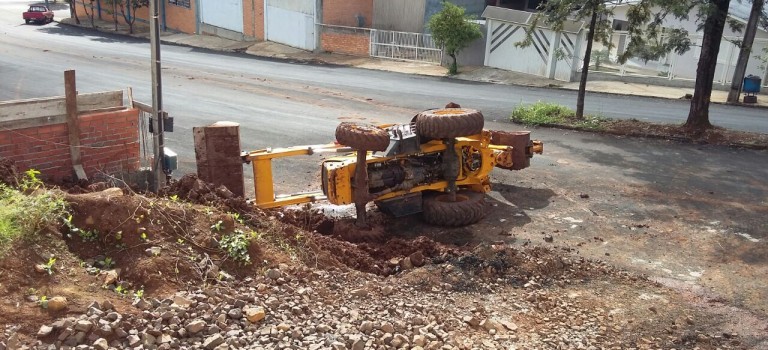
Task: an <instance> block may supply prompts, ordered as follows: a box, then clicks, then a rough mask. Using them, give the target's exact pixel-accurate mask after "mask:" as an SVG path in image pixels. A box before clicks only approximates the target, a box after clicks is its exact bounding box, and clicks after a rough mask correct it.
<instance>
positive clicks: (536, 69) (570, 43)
mask: <svg viewBox="0 0 768 350" xmlns="http://www.w3.org/2000/svg"><path fill="white" fill-rule="evenodd" d="M487 24H488V32H487V35H486V44H485V50H486V51H485V65H486V66H489V67H495V68H499V69H505V70H509V71H514V72H520V73H526V74H533V75H538V76H541V77H545V78H553V79H557V80H562V81H570V80H571V77H572V74H573V71H574V66H575V65H578V62H580V60H579V57H582V56H583V51H582V50H581V47H580V44H579V42H578V40H579V35H578V34H574V33H563V34H561V35H560V36H559V39H560V40H559V42H558V44H555V40H556V39H557V38H558V36H556V35H555V32H553V31H551V30H549V29H544V28H541V29H537V30H536V33H535V34H534V36H533V44H531V45H530V46H528V47H525V48H521V47H517V46H515V44H516V43H518V42H521V41H523V40H524V39H525V27H524V26H522V25H520V24H515V23H509V22H504V21H499V20H496V19H491V18H489V19H487ZM569 39H570V40H569ZM558 47H559V48H560V49H562V50H563V51H564V52H565V53H566V55H567V56H568V57H566V58H563V59H561V60H559V61H556V60H555V57H554V54H553V52H554V50H556V49H557V48H558ZM574 55H575V56H574ZM552 73H554V74H552Z"/></svg>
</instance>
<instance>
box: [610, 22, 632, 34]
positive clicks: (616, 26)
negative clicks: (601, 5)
mask: <svg viewBox="0 0 768 350" xmlns="http://www.w3.org/2000/svg"><path fill="white" fill-rule="evenodd" d="M612 27H613V30H616V31H619V32H626V31H627V30H629V22H628V21H622V20H620V19H614V20H613V26H612Z"/></svg>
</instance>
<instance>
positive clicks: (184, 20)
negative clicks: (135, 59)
mask: <svg viewBox="0 0 768 350" xmlns="http://www.w3.org/2000/svg"><path fill="white" fill-rule="evenodd" d="M195 1H196V0H190V2H189V5H190V6H189V7H188V8H187V7H184V6H177V5H173V4H168V3H166V4H165V26H166V28H167V29H168V30H174V31H178V32H182V33H187V34H195V32H196V31H197V24H196V22H197V19H196V18H195V6H196V4H195ZM74 3H75V10H76V11H77V17H78V18H79V19H80V23H82V24H86V25H88V24H89V21H90V20H89V19H88V16H87V15H86V14H85V8H88V12H89V13H91V11H93V18H94V19H99V15H101V20H103V21H108V22H112V21H114V18H113V17H112V14H111V12H112V6H111V5H110V4H108V3H107V2H102V3H101V13H100V14H99V7H98V6H97V2H95V1H94V2H93V9H91V5H90V2H88V1H87V0H86V1H85V8H84V7H83V0H75V1H74ZM161 5H162V4H161ZM126 11H128V9H126ZM131 11H133V10H131ZM161 11H162V10H161ZM161 13H162V12H161ZM116 15H117V22H118V23H119V24H125V18H123V14H122V13H121V12H120V7H117V12H116ZM131 15H132V16H133V17H135V18H136V22H134V25H136V24H139V23H141V22H143V23H148V18H149V9H148V8H147V7H142V8H140V9H138V11H136V12H135V13H134V12H131ZM160 21H161V22H160V28H161V30H162V26H163V23H162V16H161V17H160Z"/></svg>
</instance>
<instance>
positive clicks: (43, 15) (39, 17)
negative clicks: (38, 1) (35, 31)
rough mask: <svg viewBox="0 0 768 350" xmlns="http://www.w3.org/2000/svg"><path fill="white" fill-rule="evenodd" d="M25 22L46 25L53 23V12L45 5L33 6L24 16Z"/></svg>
mask: <svg viewBox="0 0 768 350" xmlns="http://www.w3.org/2000/svg"><path fill="white" fill-rule="evenodd" d="M22 17H24V22H27V24H29V22H37V23H40V24H46V23H51V22H53V11H51V10H50V9H48V8H47V7H45V6H43V5H32V6H30V7H29V10H27V12H24V14H23V15H22Z"/></svg>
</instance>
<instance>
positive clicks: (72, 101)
mask: <svg viewBox="0 0 768 350" xmlns="http://www.w3.org/2000/svg"><path fill="white" fill-rule="evenodd" d="M64 97H65V98H66V104H67V105H66V107H67V134H68V136H69V155H70V156H71V158H72V169H73V170H74V171H75V176H76V177H77V179H78V180H87V179H88V177H87V176H86V175H85V170H84V169H83V164H82V158H81V155H80V122H79V120H78V119H77V86H76V79H75V71H74V70H68V71H64Z"/></svg>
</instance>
